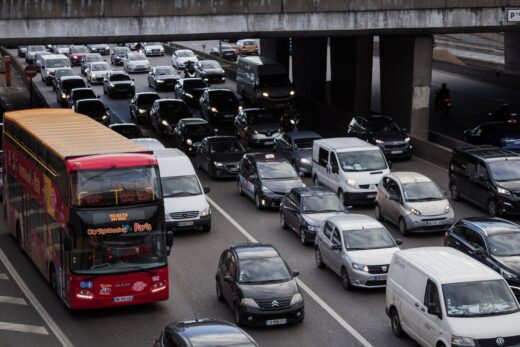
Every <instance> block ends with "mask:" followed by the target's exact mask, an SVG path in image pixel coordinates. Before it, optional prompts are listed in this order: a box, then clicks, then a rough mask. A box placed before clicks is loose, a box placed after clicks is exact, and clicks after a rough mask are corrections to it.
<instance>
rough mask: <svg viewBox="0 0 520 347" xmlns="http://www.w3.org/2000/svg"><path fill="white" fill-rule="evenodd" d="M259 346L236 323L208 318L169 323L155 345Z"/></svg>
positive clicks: (180, 346)
mask: <svg viewBox="0 0 520 347" xmlns="http://www.w3.org/2000/svg"><path fill="white" fill-rule="evenodd" d="M166 346H168V347H173V346H175V347H193V346H197V347H215V346H220V347H226V346H228V347H231V346H235V347H238V346H239V347H258V344H257V343H256V342H255V340H253V338H252V337H251V336H249V335H248V334H247V333H246V332H245V331H244V330H242V329H240V328H239V327H237V326H235V325H234V324H231V323H228V322H225V321H218V320H215V319H208V318H197V319H195V320H185V321H178V322H175V323H171V324H168V325H167V326H166V327H165V328H164V330H163V331H162V333H161V336H159V338H158V339H157V340H155V343H154V345H153V347H166Z"/></svg>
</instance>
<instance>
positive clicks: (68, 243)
mask: <svg viewBox="0 0 520 347" xmlns="http://www.w3.org/2000/svg"><path fill="white" fill-rule="evenodd" d="M63 249H64V250H65V251H66V252H70V251H71V250H72V237H71V236H70V235H65V236H64V237H63Z"/></svg>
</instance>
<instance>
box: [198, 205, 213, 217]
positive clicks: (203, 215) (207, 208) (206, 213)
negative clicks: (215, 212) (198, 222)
mask: <svg viewBox="0 0 520 347" xmlns="http://www.w3.org/2000/svg"><path fill="white" fill-rule="evenodd" d="M210 214H211V210H210V209H209V206H208V207H206V208H205V209H203V210H202V211H201V212H200V216H201V217H206V216H209V215H210Z"/></svg>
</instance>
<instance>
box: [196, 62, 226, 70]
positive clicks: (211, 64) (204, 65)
mask: <svg viewBox="0 0 520 347" xmlns="http://www.w3.org/2000/svg"><path fill="white" fill-rule="evenodd" d="M200 65H201V66H202V68H203V69H220V68H221V67H220V64H219V63H218V62H217V61H214V60H205V61H201V62H200Z"/></svg>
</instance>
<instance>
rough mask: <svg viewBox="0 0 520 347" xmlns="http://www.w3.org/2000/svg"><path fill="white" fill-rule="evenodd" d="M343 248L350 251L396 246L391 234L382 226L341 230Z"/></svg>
mask: <svg viewBox="0 0 520 347" xmlns="http://www.w3.org/2000/svg"><path fill="white" fill-rule="evenodd" d="M343 239H344V240H345V248H346V249H347V250H350V251H357V250H366V249H378V248H392V247H396V245H395V242H394V240H393V239H392V236H390V234H389V233H388V231H386V229H383V228H374V229H361V230H343Z"/></svg>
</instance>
